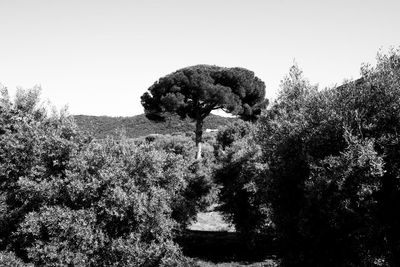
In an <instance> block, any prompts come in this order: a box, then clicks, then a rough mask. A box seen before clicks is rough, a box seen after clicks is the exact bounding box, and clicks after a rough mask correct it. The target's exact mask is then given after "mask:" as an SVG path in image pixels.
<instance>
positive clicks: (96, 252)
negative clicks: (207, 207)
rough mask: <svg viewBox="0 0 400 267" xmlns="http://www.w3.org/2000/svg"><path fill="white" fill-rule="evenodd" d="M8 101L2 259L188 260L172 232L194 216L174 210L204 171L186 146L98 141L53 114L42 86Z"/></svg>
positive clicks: (2, 155)
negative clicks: (183, 150) (173, 148)
mask: <svg viewBox="0 0 400 267" xmlns="http://www.w3.org/2000/svg"><path fill="white" fill-rule="evenodd" d="M0 108H1V113H0V120H1V123H0V127H1V129H0V182H1V184H0V186H1V188H0V189H1V191H0V192H1V203H0V204H1V205H0V207H1V209H2V213H1V217H0V224H1V227H0V248H1V250H2V251H3V252H2V254H1V257H2V260H4V259H6V261H7V259H9V261H12V262H15V263H16V264H17V263H18V264H19V262H21V263H22V261H24V262H27V263H33V264H35V265H46V266H48V265H50V266H54V265H72V266H110V265H113V266H114V265H118V266H182V265H184V264H185V262H186V260H185V258H184V257H183V256H182V254H181V253H180V250H179V248H178V247H177V246H176V245H175V244H174V243H173V241H172V238H173V231H174V229H178V228H179V227H178V226H179V223H182V224H184V223H186V221H187V220H188V218H190V215H186V217H185V216H183V215H182V216H183V217H184V219H181V220H180V221H179V223H178V222H177V220H175V219H174V218H173V213H174V209H175V208H176V206H177V205H178V203H181V202H182V200H185V201H187V200H186V198H185V197H186V196H187V195H186V194H187V191H193V190H195V189H193V188H191V189H190V190H189V189H188V188H189V187H190V184H191V183H193V181H192V180H195V179H200V178H197V177H198V172H196V171H197V170H193V171H191V172H190V173H189V174H188V167H187V166H190V165H188V164H187V162H186V159H185V158H184V157H183V156H182V155H181V154H179V153H172V152H168V151H163V150H160V149H156V147H155V146H154V145H152V144H141V145H132V144H131V143H130V142H129V141H128V140H126V139H118V140H115V139H110V138H109V139H105V140H91V138H88V137H87V136H85V135H83V134H82V133H81V132H80V131H79V130H78V128H77V126H76V125H75V123H74V122H73V121H72V119H71V117H70V116H67V115H66V114H65V113H61V114H57V113H54V114H51V115H49V114H48V112H47V111H46V109H45V108H43V107H42V106H40V105H39V90H38V89H35V90H29V91H23V90H20V91H19V92H18V94H17V97H16V100H15V101H14V102H12V101H10V99H9V97H8V95H7V91H6V90H5V89H3V90H2V99H1V107H0ZM200 184H201V183H200ZM204 192H205V193H207V190H204ZM196 193H197V192H196ZM197 196H198V198H199V199H200V198H201V197H202V195H201V193H200V194H199V193H198V194H197ZM194 201H195V200H193V202H194ZM193 205H194V206H195V207H194V208H193V209H194V210H195V209H196V208H197V206H199V205H196V204H193ZM190 212H192V213H194V212H195V211H190ZM190 212H189V211H187V210H183V211H181V213H182V214H184V215H185V213H190ZM18 258H20V259H21V260H19V259H18ZM10 264H12V263H10Z"/></svg>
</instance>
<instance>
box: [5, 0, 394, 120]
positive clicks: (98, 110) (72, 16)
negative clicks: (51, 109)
mask: <svg viewBox="0 0 400 267" xmlns="http://www.w3.org/2000/svg"><path fill="white" fill-rule="evenodd" d="M399 8H400V2H397V1H396V0H385V1H380V2H377V1H374V0H364V1H361V0H348V1H346V0H337V1H326V2H323V3H321V2H320V1H317V0H303V1H294V0H280V1H278V0H271V1H263V0H253V1H249V2H244V1H240V0H230V1H226V0H218V1H213V0H204V1H202V2H197V1H185V0H165V1H156V0H153V1H140V0H136V1H128V0H116V1H109V0H87V1H79V0H70V1H60V0H58V1H52V0H38V1H35V2H33V1H29V0H14V1H6V0H0V11H2V23H1V24H0V36H1V37H2V42H0V62H1V63H2V64H0V84H2V85H3V86H5V87H7V88H8V90H9V91H10V94H11V95H13V94H14V93H15V91H16V88H17V87H18V86H20V87H22V88H32V87H33V86H35V85H40V86H41V88H42V97H43V100H45V101H47V100H49V101H50V102H51V103H52V104H54V105H55V106H56V107H57V108H58V109H60V108H61V107H63V106H65V105H68V106H69V111H70V113H71V114H85V115H96V116H101V115H107V116H133V115H137V114H142V113H143V108H142V106H141V104H140V96H141V95H142V94H144V93H145V92H146V91H147V89H148V88H149V87H150V86H151V85H152V84H153V83H154V82H156V81H157V80H158V79H160V78H161V77H163V76H165V75H168V74H170V73H172V72H175V71H176V70H178V69H181V68H185V67H188V66H193V65H198V64H209V65H217V66H221V67H242V68H246V69H248V70H251V71H253V72H254V73H255V75H256V76H257V77H259V78H260V79H261V80H263V81H264V82H265V84H266V98H268V99H269V100H273V99H274V98H275V97H276V94H277V92H278V90H279V85H280V82H281V80H282V79H283V78H284V76H285V75H286V74H288V72H289V69H290V67H291V66H292V65H293V63H294V62H296V63H297V64H298V66H299V67H300V68H301V69H302V70H303V73H304V77H306V78H307V79H308V80H309V81H310V83H311V84H318V85H319V88H320V89H323V88H325V87H332V86H335V85H340V84H342V83H343V82H344V81H345V80H349V79H350V80H351V79H357V78H359V77H360V68H361V66H362V64H364V63H367V64H372V65H374V64H375V58H376V55H377V53H378V52H379V51H380V50H382V51H387V50H388V49H389V48H390V47H394V48H397V47H398V46H399V45H400V35H398V34H396V32H397V26H398V25H400V16H398V15H397V13H396V11H397V10H399Z"/></svg>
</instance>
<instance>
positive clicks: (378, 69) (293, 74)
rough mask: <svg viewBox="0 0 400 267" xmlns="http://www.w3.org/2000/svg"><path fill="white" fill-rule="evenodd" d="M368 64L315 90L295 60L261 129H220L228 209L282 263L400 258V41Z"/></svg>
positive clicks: (383, 262) (394, 261)
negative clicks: (341, 81)
mask: <svg viewBox="0 0 400 267" xmlns="http://www.w3.org/2000/svg"><path fill="white" fill-rule="evenodd" d="M361 71H362V78H361V79H359V80H356V81H353V82H347V83H346V84H345V85H343V86H340V87H337V88H331V89H326V90H323V91H318V90H317V88H316V86H313V85H311V84H310V83H309V82H308V81H307V80H306V79H305V78H304V77H303V74H302V71H301V70H300V69H299V68H298V67H297V66H296V65H295V66H293V67H292V68H291V69H290V72H289V75H288V76H287V77H285V79H284V80H283V81H282V84H281V91H280V93H279V96H278V98H277V100H276V101H275V102H274V103H273V104H272V106H271V107H270V108H269V109H268V110H266V111H265V112H264V114H263V116H262V118H261V120H260V122H259V123H258V124H257V125H256V127H255V129H254V131H250V133H247V132H246V129H247V128H251V127H243V126H240V125H236V126H233V127H231V128H228V129H226V130H225V131H223V132H221V133H220V134H219V136H218V137H217V140H218V144H219V146H217V147H218V150H217V151H216V154H217V158H218V159H219V160H220V161H221V165H220V168H219V169H218V171H217V172H216V178H217V181H219V182H220V183H221V184H223V187H222V188H221V194H220V197H221V200H222V203H223V205H222V210H223V211H224V212H225V213H226V214H228V215H229V218H230V219H231V220H232V222H233V223H234V224H235V225H236V227H237V228H238V230H240V231H243V232H246V231H247V232H252V231H253V232H255V233H268V232H269V231H271V229H273V230H274V231H275V232H276V235H277V237H278V240H279V242H280V246H281V250H280V257H281V259H282V261H281V263H282V265H283V266H400V257H399V255H400V228H399V225H400V216H399V213H398V210H399V208H400V190H399V188H400V183H399V177H400V172H399V163H398V162H399V160H400V154H399V151H400V141H399V140H400V136H399V129H400V51H399V50H392V51H390V52H389V53H388V54H379V55H378V58H377V65H376V66H375V67H371V66H363V67H362V69H361ZM271 226H272V228H271Z"/></svg>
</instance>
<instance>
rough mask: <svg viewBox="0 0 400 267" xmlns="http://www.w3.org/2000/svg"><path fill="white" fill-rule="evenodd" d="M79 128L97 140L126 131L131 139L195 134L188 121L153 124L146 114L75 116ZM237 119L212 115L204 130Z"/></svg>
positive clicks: (168, 119) (174, 120) (174, 117)
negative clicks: (157, 135)
mask: <svg viewBox="0 0 400 267" xmlns="http://www.w3.org/2000/svg"><path fill="white" fill-rule="evenodd" d="M74 119H75V121H76V123H77V124H78V126H79V127H80V128H81V129H82V130H84V131H87V132H89V133H91V134H93V135H94V137H95V138H105V137H106V136H108V135H116V134H118V132H119V131H121V130H124V131H125V133H126V136H127V137H129V138H137V137H140V136H146V135H149V134H173V133H177V132H183V133H186V132H193V131H194V127H195V124H194V122H193V121H191V120H189V119H186V120H180V119H179V117H177V116H171V117H168V118H167V119H166V121H165V122H153V121H150V120H149V119H147V118H146V116H145V115H144V114H141V115H136V116H133V117H108V116H88V115H74ZM234 120H235V118H226V117H221V116H217V115H213V114H211V115H210V116H208V117H207V118H206V120H205V122H204V129H217V128H219V127H221V126H224V125H227V124H229V123H230V122H232V121H234Z"/></svg>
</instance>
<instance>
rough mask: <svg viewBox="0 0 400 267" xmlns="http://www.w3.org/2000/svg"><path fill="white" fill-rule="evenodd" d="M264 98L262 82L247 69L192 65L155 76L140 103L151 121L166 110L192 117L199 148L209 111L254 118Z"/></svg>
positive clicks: (162, 114)
mask: <svg viewBox="0 0 400 267" xmlns="http://www.w3.org/2000/svg"><path fill="white" fill-rule="evenodd" d="M264 97H265V84H264V82H263V81H261V80H260V79H259V78H258V77H256V76H255V75H254V72H252V71H250V70H247V69H244V68H224V67H218V66H211V65H196V66H191V67H187V68H183V69H180V70H177V71H176V72H174V73H171V74H169V75H167V76H165V77H162V78H161V79H159V80H158V81H157V82H155V83H154V84H153V85H152V86H151V87H150V88H149V89H148V92H146V93H144V94H143V96H142V98H141V103H142V105H143V107H144V109H145V113H146V116H147V117H148V118H149V119H151V120H163V118H164V115H165V114H166V113H168V112H169V113H176V114H178V115H179V116H180V117H181V118H182V119H184V118H186V117H189V118H191V119H193V120H195V121H196V145H198V147H200V146H199V144H200V143H201V136H202V124H203V120H204V119H205V118H206V117H207V116H208V115H209V114H210V112H211V111H213V110H217V109H221V110H223V111H225V112H227V113H231V114H233V115H237V116H239V117H240V118H242V119H244V120H256V119H257V118H258V116H259V115H260V114H261V110H262V109H263V108H265V107H266V105H267V104H268V100H266V99H265V98H264ZM199 153H200V151H198V155H197V157H198V158H199V156H200V155H199Z"/></svg>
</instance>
